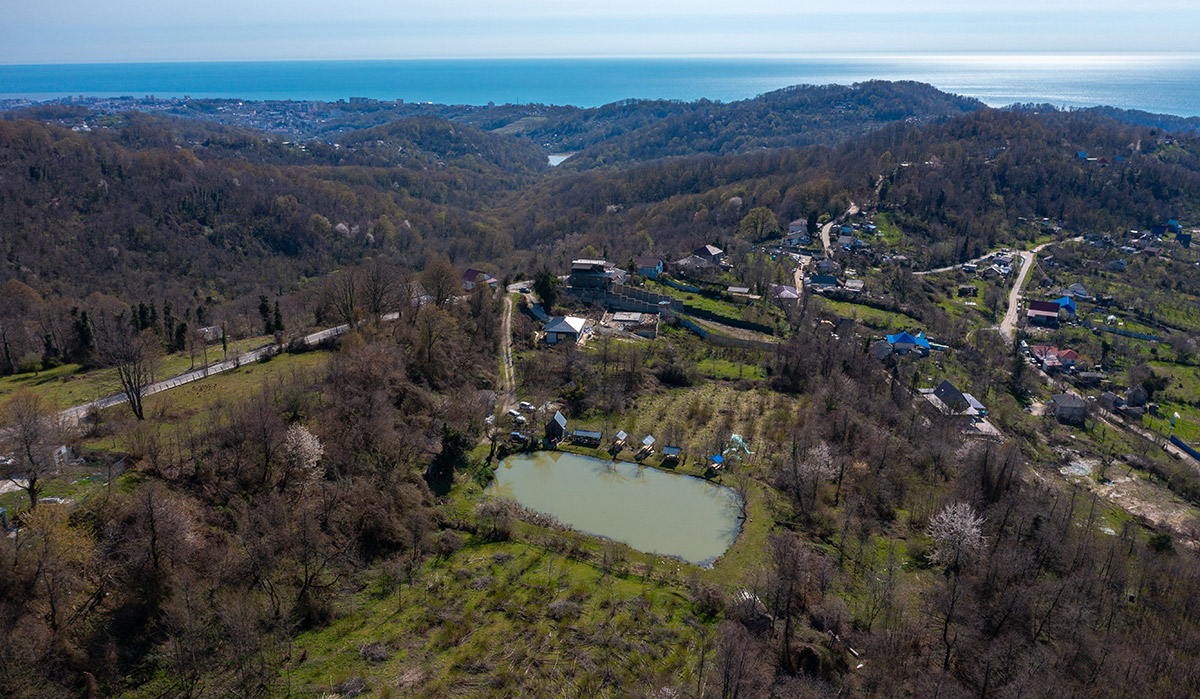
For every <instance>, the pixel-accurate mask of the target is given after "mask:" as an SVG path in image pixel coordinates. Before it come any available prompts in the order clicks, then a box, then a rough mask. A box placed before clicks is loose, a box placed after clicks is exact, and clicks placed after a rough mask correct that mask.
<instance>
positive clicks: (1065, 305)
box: [1054, 296, 1076, 315]
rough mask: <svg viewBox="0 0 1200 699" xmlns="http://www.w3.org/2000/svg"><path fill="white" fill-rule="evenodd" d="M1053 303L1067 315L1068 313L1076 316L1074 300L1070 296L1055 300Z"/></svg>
mask: <svg viewBox="0 0 1200 699" xmlns="http://www.w3.org/2000/svg"><path fill="white" fill-rule="evenodd" d="M1054 303H1057V304H1058V307H1059V308H1060V309H1062V310H1064V311H1066V312H1067V313H1070V314H1071V315H1076V310H1075V299H1073V298H1071V297H1070V296H1064V297H1062V298H1060V299H1056V300H1055V301H1054Z"/></svg>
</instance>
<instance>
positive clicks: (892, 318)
mask: <svg viewBox="0 0 1200 699" xmlns="http://www.w3.org/2000/svg"><path fill="white" fill-rule="evenodd" d="M822 300H823V301H824V302H825V304H826V305H827V306H828V308H829V310H830V311H832V312H834V313H837V314H838V315H841V316H844V317H846V318H856V319H857V320H858V321H860V322H861V323H862V324H863V325H866V326H868V327H872V328H875V329H877V330H884V329H889V330H895V331H899V330H901V329H907V330H919V329H920V328H921V327H923V324H922V323H921V322H920V321H919V320H917V319H916V318H913V317H912V316H909V315H905V314H904V313H896V312H894V311H884V310H880V309H878V308H872V307H871V306H863V305H861V304H857V303H851V302H849V301H833V300H830V299H822Z"/></svg>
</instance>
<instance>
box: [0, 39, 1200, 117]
mask: <svg viewBox="0 0 1200 699" xmlns="http://www.w3.org/2000/svg"><path fill="white" fill-rule="evenodd" d="M871 79H883V80H918V81H921V82H927V83H930V84H932V85H935V86H936V87H939V88H941V89H943V90H946V91H949V92H955V93H958V94H963V95H969V96H972V97H977V98H979V99H980V100H982V101H984V102H986V103H987V104H990V105H993V106H1000V105H1006V104H1011V103H1013V102H1038V103H1043V102H1045V103H1050V104H1053V105H1055V106H1059V107H1063V106H1072V107H1078V106H1092V105H1098V104H1105V105H1111V106H1114V107H1123V108H1127V109H1144V110H1147V111H1151V112H1163V113H1168V114H1176V115H1181V116H1192V115H1200V56H1196V55H1107V56H1077V55H1021V54H1012V55H995V56H979V55H974V56H950V55H905V56H879V55H865V56H814V57H787V58H694V59H693V58H670V59H668V58H628V59H616V58H603V59H599V58H598V59H505V60H493V59H463V60H397V61H276V62H227V63H128V64H88V65H33V66H0V98H4V97H26V98H32V99H50V98H55V97H63V96H67V95H81V94H83V95H92V96H119V95H132V96H137V97H141V96H144V95H150V94H153V95H155V96H158V97H182V96H184V95H191V96H192V97H240V98H244V99H258V100H269V99H292V100H330V101H333V100H338V99H345V98H349V97H371V98H375V99H381V100H395V99H404V100H406V101H410V102H424V101H428V102H439V103H444V104H487V103H488V102H495V103H497V104H503V103H510V102H511V103H543V104H573V105H577V106H581V107H594V106H599V105H601V104H606V103H609V102H614V101H617V100H621V99H626V98H649V99H680V100H694V99H699V98H702V97H706V98H709V99H714V100H722V101H731V100H738V99H745V98H748V97H753V96H755V95H758V94H761V93H763V92H769V91H771V90H775V89H778V88H781V87H786V86H788V85H795V84H802V83H807V84H828V83H840V84H849V83H854V82H861V81H864V80H871Z"/></svg>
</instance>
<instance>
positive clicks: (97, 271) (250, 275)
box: [0, 117, 532, 298]
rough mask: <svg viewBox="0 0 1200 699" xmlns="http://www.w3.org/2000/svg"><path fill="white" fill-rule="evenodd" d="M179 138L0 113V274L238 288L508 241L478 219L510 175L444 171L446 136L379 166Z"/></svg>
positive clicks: (33, 279) (491, 247)
mask: <svg viewBox="0 0 1200 699" xmlns="http://www.w3.org/2000/svg"><path fill="white" fill-rule="evenodd" d="M460 131H463V132H468V131H472V130H471V129H467V128H462V127H460ZM475 133H476V134H479V132H475ZM187 136H188V134H187V133H176V132H173V131H169V130H167V129H165V128H161V127H160V126H159V125H158V124H156V123H154V122H153V121H147V120H144V119H141V118H137V117H134V118H131V119H129V120H128V121H127V122H126V123H122V124H116V125H114V127H113V128H112V129H103V130H99V131H94V132H92V133H90V134H79V133H73V132H71V131H67V130H64V129H61V128H58V127H53V126H46V125H43V124H39V123H37V122H33V121H28V120H23V121H0V178H3V183H4V186H3V187H2V188H0V227H3V230H4V235H3V239H2V241H0V244H2V245H3V252H4V267H5V277H16V278H20V279H23V280H25V281H27V282H29V283H31V284H34V285H35V286H39V287H41V288H44V289H46V290H50V289H58V290H59V291H60V292H61V293H82V292H86V291H103V292H108V293H118V294H123V295H130V296H133V297H135V298H136V297H140V296H141V295H143V294H147V293H150V292H151V291H153V292H154V293H155V294H156V295H158V294H162V293H163V291H164V290H166V291H168V292H170V291H171V290H182V291H183V292H185V293H188V294H189V295H190V294H192V293H198V294H200V297H201V298H203V297H204V296H206V295H214V296H217V297H221V296H226V297H236V296H238V295H240V294H243V293H246V292H248V291H249V290H253V289H257V288H264V287H265V288H279V287H281V286H282V287H293V286H294V285H295V284H296V282H297V280H299V279H300V278H302V277H305V276H316V275H320V274H323V273H326V272H329V271H331V270H332V269H333V268H334V266H335V265H338V264H343V263H347V262H352V261H355V260H358V259H361V258H362V257H365V256H369V255H373V254H375V255H377V254H386V255H391V256H400V257H406V256H407V259H408V260H410V261H412V262H416V261H418V260H423V259H425V256H426V255H427V254H436V253H447V254H450V255H452V256H454V257H462V256H463V252H467V254H469V256H471V257H472V258H478V257H491V258H496V259H500V258H503V257H504V256H505V255H507V254H509V252H510V251H511V247H512V246H511V242H510V241H509V240H508V238H507V236H505V235H502V234H499V233H497V232H496V231H495V229H494V228H493V227H492V226H490V225H488V224H487V223H486V222H484V221H483V219H482V214H481V212H482V211H483V210H485V209H486V206H485V204H486V203H487V202H488V201H490V200H494V199H495V198H496V197H499V196H503V194H504V192H505V191H506V188H507V186H508V184H507V181H508V180H507V177H508V176H507V175H506V176H505V177H497V176H495V171H496V170H497V169H498V168H499V167H500V166H499V165H497V164H491V165H489V166H488V168H489V170H490V171H491V172H490V173H489V172H481V171H480V170H481V169H482V168H481V167H478V166H477V167H475V169H466V168H463V167H460V166H457V165H455V164H452V163H445V162H444V161H443V165H438V164H437V163H436V161H434V160H433V159H432V156H431V155H429V153H432V152H437V151H438V149H439V148H442V147H443V146H445V147H449V146H447V145H446V144H439V145H437V146H430V147H429V150H428V151H425V150H422V151H420V154H414V155H413V156H412V157H406V156H404V155H392V156H391V157H390V160H386V159H384V158H382V157H381V156H377V155H373V154H367V153H348V154H347V156H346V157H344V158H343V157H341V156H340V155H339V151H335V150H334V149H332V148H329V149H328V151H327V152H326V153H319V152H318V153H313V152H311V151H310V152H304V151H299V150H295V149H288V147H286V146H283V145H281V144H279V143H272V142H268V141H265V140H264V139H262V138H261V137H256V136H253V135H243V134H239V133H228V132H217V133H214V134H207V133H199V134H193V138H194V139H195V140H193V141H189V140H187ZM479 137H480V138H481V139H482V140H484V141H486V140H488V139H489V138H491V137H488V136H486V134H479ZM409 143H410V144H411V143H413V142H412V141H409ZM410 147H412V146H410ZM511 147H512V148H514V149H516V150H519V148H520V146H519V144H517V145H515V146H511ZM441 152H442V153H444V154H445V155H444V156H443V157H451V155H450V151H449V150H444V151H441ZM453 157H454V158H457V160H459V161H461V160H464V159H467V158H471V159H476V156H474V155H473V154H470V153H467V151H465V150H464V151H461V153H460V155H459V156H453ZM498 157H500V158H501V159H502V162H504V163H505V164H506V165H507V164H508V160H507V158H508V157H509V156H508V155H505V154H504V153H503V152H501V154H500V155H499V156H498ZM337 161H344V162H345V164H337ZM364 161H371V162H376V163H379V162H380V161H383V162H386V164H387V166H386V167H385V166H383V165H378V164H377V165H374V166H367V165H362V164H360V163H361V162H364ZM396 161H400V162H404V163H405V165H404V166H400V167H398V166H396ZM481 162H484V161H483V160H482V159H476V163H481ZM521 162H522V163H523V164H524V165H526V166H527V167H532V164H531V163H530V162H529V160H528V158H527V157H526V158H525V159H524V160H522V161H521ZM506 171H507V170H506ZM507 172H511V171H507Z"/></svg>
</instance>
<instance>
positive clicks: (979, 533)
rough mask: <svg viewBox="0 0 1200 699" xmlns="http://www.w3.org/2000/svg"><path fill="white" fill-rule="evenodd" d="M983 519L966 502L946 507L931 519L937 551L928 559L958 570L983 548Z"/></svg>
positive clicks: (934, 550) (931, 534)
mask: <svg viewBox="0 0 1200 699" xmlns="http://www.w3.org/2000/svg"><path fill="white" fill-rule="evenodd" d="M983 522H984V519H983V517H980V516H979V515H978V514H976V513H975V510H974V509H973V508H972V507H971V506H970V505H968V504H967V503H965V502H956V503H953V504H950V505H946V506H945V507H944V508H942V511H941V512H939V513H937V514H936V515H934V516H933V517H932V518H930V520H929V529H928V530H927V531H928V534H929V538H931V539H933V545H934V549H933V551H932V552H931V553H930V554H929V560H930V561H932V562H933V563H935V564H937V565H944V566H947V567H950V568H957V567H958V566H959V565H960V564H961V563H963V562H965V561H967V560H969V559H970V558H971V557H973V556H974V555H975V554H976V553H978V552H979V550H980V549H982V548H983Z"/></svg>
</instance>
